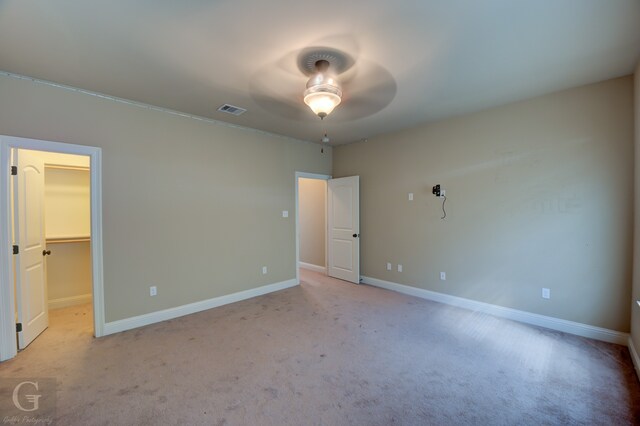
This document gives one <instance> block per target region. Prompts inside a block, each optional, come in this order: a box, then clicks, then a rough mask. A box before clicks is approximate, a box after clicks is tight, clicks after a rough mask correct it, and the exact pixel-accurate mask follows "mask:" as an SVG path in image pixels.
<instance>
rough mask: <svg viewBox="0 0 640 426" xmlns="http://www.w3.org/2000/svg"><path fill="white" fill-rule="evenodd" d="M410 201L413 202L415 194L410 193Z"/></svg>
mask: <svg viewBox="0 0 640 426" xmlns="http://www.w3.org/2000/svg"><path fill="white" fill-rule="evenodd" d="M409 201H413V192H410V193H409Z"/></svg>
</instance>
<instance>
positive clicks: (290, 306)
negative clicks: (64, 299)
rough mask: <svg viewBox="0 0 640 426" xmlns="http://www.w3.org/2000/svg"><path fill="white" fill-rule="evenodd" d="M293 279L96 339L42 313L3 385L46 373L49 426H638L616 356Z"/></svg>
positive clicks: (410, 301) (548, 335)
mask: <svg viewBox="0 0 640 426" xmlns="http://www.w3.org/2000/svg"><path fill="white" fill-rule="evenodd" d="M301 276H302V284H301V285H300V286H298V287H294V288H290V289H287V290H283V291H280V292H277V293H272V294H268V295H265V296H260V297H256V298H253V299H250V300H246V301H243V302H238V303H234V304H231V305H227V306H223V307H219V308H215V309H211V310H209V311H205V312H201V313H198V314H194V315H189V316H186V317H182V318H178V319H174V320H171V321H165V322H162V323H158V324H154V325H150V326H147V327H144V328H140V329H136V330H131V331H128V332H123V333H119V334H116V335H112V336H107V337H104V338H101V339H94V338H93V337H92V336H91V330H92V326H91V310H90V309H91V307H90V306H88V305H87V306H82V307H73V308H65V309H60V310H57V311H52V312H51V327H50V328H49V329H48V330H47V331H45V332H44V333H43V334H42V335H41V336H40V337H39V338H38V339H36V341H35V342H34V343H32V344H31V345H30V346H29V347H28V348H27V349H26V350H24V351H23V352H21V353H20V354H19V355H18V356H17V357H16V358H14V359H13V360H10V361H6V362H4V363H1V364H0V378H13V377H52V378H55V379H56V380H57V407H56V419H57V424H60V425H163V424H172V425H174V424H176V425H177V424H184V425H197V424H203V425H204V424H207V425H394V424H398V425H516V424H517V425H543V424H548V425H555V424H562V425H567V424H589V425H592V424H596V425H597V424H601V425H624V424H628V425H631V424H640V384H639V382H638V378H637V376H636V375H635V372H634V370H633V366H632V363H631V360H630V357H629V353H628V350H627V348H626V347H623V346H619V345H613V344H608V343H603V342H598V341H594V340H589V339H585V338H581V337H576V336H572V335H567V334H564V333H560V332H555V331H551V330H546V329H542V328H537V327H533V326H529V325H524V324H520V323H517V322H513V321H509V320H505V319H500V318H496V317H493V316H491V315H487V314H482V313H476V312H471V311H468V310H464V309H459V308H455V307H450V306H447V305H442V304H439V303H435V302H430V301H426V300H421V299H417V298H414V297H410V296H406V295H402V294H398V293H394V292H390V291H386V290H382V289H378V288H373V287H369V286H365V285H354V284H349V283H346V282H343V281H339V280H334V279H331V278H328V277H326V276H323V275H321V274H318V273H315V272H310V271H302V274H301ZM1 398H10V396H9V395H7V394H6V392H5V393H4V394H2V395H1ZM0 420H1V418H0Z"/></svg>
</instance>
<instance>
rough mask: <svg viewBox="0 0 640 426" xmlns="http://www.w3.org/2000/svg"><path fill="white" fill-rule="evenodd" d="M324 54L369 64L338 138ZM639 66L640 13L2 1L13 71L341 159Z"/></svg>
mask: <svg viewBox="0 0 640 426" xmlns="http://www.w3.org/2000/svg"><path fill="white" fill-rule="evenodd" d="M309 47H324V48H332V49H337V50H340V51H342V52H344V53H345V54H346V55H348V56H350V57H351V58H353V59H354V61H355V65H354V66H353V67H352V68H351V69H350V70H349V71H348V72H347V73H345V74H343V75H341V77H340V78H341V79H344V80H345V87H344V91H345V99H344V101H343V104H342V105H340V106H338V107H337V108H336V110H335V111H334V112H333V113H332V114H331V115H330V116H329V117H327V118H326V119H325V120H324V121H323V122H320V120H319V119H318V118H317V117H315V116H314V115H313V114H312V113H311V111H310V110H309V109H308V108H307V107H306V105H304V103H303V101H302V92H303V90H304V87H305V83H306V80H307V77H306V76H305V75H304V74H303V73H302V72H301V71H300V70H299V68H298V66H297V60H298V57H299V54H300V52H301V51H302V50H303V49H305V48H309ZM639 54H640V1H638V0H562V1H559V0H518V1H514V0H482V1H480V0H396V1H389V0H386V1H385V0H369V1H360V0H352V1H344V0H342V1H337V0H325V1H322V2H319V1H307V0H297V1H294V0H269V1H266V0H234V1H227V0H218V1H215V0H209V1H205V0H183V1H168V0H164V1H161V0H138V1H130V0H111V1H87V0H57V1H43V0H38V1H33V0H22V1H9V0H0V70H3V71H8V72H11V73H16V74H21V75H26V76H29V77H34V78H39V79H43V80H49V81H53V82H56V83H60V84H65V85H69V86H74V87H78V88H82V89H87V90H91V91H95V92H99V93H105V94H108V95H112V96H116V97H121V98H126V99H130V100H134V101H138V102H143V103H147V104H151V105H156V106H161V107H165V108H169V109H174V110H178V111H181V112H186V113H189V114H194V115H199V116H203V117H209V118H214V119H217V120H222V121H228V122H231V123H235V124H239V125H243V126H247V127H252V128H256V129H261V130H265V131H268V132H273V133H277V134H282V135H286V136H290V137H294V138H298V139H303V140H311V141H319V140H320V138H321V137H322V135H323V133H324V132H325V131H326V132H328V134H329V136H330V137H331V139H332V143H347V142H352V141H356V140H361V139H364V138H369V137H372V136H374V135H377V134H381V133H387V132H391V131H395V130H399V129H402V128H406V127H411V126H414V125H417V124H419V123H423V122H428V121H434V120H438V119H442V118H445V117H450V116H454V115H459V114H463V113H467V112H471V111H476V110H479V109H483V108H487V107H491V106H496V105H500V104H505V103H508V102H512V101H516V100H521V99H526V98H530V97H533V96H537V95H541V94H544V93H549V92H553V91H557V90H561V89H565V88H570V87H575V86H579V85H583V84H588V83H592V82H597V81H602V80H606V79H609V78H614V77H618V76H623V75H627V74H630V73H632V71H633V68H634V66H635V64H636V62H637V61H638V59H639ZM367 88H369V90H365V89H367ZM1 95H2V94H1V93H0V96H1ZM223 103H230V104H233V105H236V106H240V107H243V108H246V109H248V112H247V113H245V114H244V115H242V116H240V117H234V116H231V115H228V114H223V113H220V112H217V111H216V109H217V108H218V107H219V106H220V105H222V104H223Z"/></svg>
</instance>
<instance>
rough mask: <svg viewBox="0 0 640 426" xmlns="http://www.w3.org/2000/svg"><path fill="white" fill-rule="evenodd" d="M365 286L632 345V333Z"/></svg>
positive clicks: (413, 290) (398, 287) (385, 284)
mask: <svg viewBox="0 0 640 426" xmlns="http://www.w3.org/2000/svg"><path fill="white" fill-rule="evenodd" d="M362 282H363V283H365V284H369V285H372V286H375V287H380V288H384V289H387V290H393V291H397V292H399V293H404V294H408V295H410V296H415V297H420V298H422V299H428V300H433V301H435V302H440V303H445V304H447V305H452V306H457V307H459V308H465V309H469V310H472V311H478V312H484V313H487V314H491V315H495V316H497V317H501V318H506V319H510V320H513V321H518V322H523V323H525V324H532V325H537V326H539V327H545V328H550V329H552V330H557V331H562V332H564V333H569V334H575V335H577V336H582V337H588V338H591V339H596V340H601V341H604V342H609V343H616V344H618V345H624V346H626V345H627V344H628V341H629V334H628V333H621V332H619V331H614V330H609V329H606V328H601V327H595V326H592V325H588V324H582V323H579V322H574V321H567V320H563V319H559V318H553V317H548V316H545V315H539V314H533V313H531V312H525V311H520V310H517V309H512V308H505V307H503V306H498V305H492V304H490V303H484V302H478V301H475V300H471V299H465V298H462V297H457V296H451V295H448V294H443V293H438V292H435V291H430V290H424V289H421V288H417V287H411V286H408V285H404V284H397V283H393V282H390V281H384V280H379V279H377V278H371V277H365V276H363V277H362Z"/></svg>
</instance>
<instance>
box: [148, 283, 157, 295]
mask: <svg viewBox="0 0 640 426" xmlns="http://www.w3.org/2000/svg"><path fill="white" fill-rule="evenodd" d="M157 294H158V287H156V286H155V285H152V286H151V287H149V296H156V295H157Z"/></svg>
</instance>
